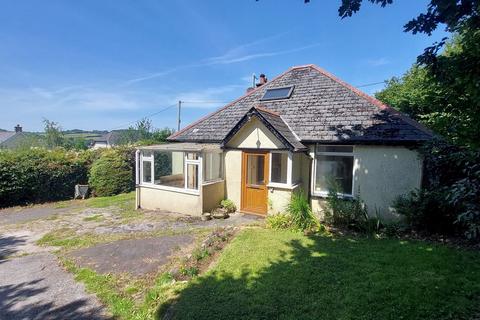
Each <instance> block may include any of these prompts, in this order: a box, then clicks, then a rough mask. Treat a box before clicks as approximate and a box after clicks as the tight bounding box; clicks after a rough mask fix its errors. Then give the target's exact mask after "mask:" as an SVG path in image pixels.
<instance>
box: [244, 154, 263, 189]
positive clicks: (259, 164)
mask: <svg viewBox="0 0 480 320" xmlns="http://www.w3.org/2000/svg"><path fill="white" fill-rule="evenodd" d="M264 169H265V157H264V156H262V155H253V154H249V155H247V184H250V185H263V184H265V182H264V180H265V178H264V177H265V175H264V172H263V171H264Z"/></svg>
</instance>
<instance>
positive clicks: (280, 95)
mask: <svg viewBox="0 0 480 320" xmlns="http://www.w3.org/2000/svg"><path fill="white" fill-rule="evenodd" d="M293 88H294V86H289V87H282V88H272V89H267V90H266V91H265V94H264V95H263V97H262V99H260V100H262V101H267V100H280V99H288V98H290V96H291V95H292V92H293Z"/></svg>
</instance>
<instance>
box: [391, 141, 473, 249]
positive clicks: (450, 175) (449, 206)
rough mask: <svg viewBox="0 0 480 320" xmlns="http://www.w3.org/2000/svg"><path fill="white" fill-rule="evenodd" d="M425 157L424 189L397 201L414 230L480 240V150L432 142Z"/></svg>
mask: <svg viewBox="0 0 480 320" xmlns="http://www.w3.org/2000/svg"><path fill="white" fill-rule="evenodd" d="M420 152H421V153H422V155H423V158H424V177H425V179H424V184H423V188H422V190H419V191H415V192H413V193H410V194H408V195H405V196H403V197H401V198H399V199H397V201H396V202H395V208H396V209H397V212H398V213H399V214H401V215H403V216H405V218H406V221H407V223H408V224H409V226H410V227H411V228H413V229H417V230H422V231H427V232H435V233H442V234H447V235H462V236H465V237H466V238H468V239H472V240H477V241H478V240H480V151H479V150H472V149H466V148H460V147H456V146H452V145H448V144H446V143H444V142H441V141H432V142H430V143H428V144H426V145H424V146H423V147H422V148H421V149H420Z"/></svg>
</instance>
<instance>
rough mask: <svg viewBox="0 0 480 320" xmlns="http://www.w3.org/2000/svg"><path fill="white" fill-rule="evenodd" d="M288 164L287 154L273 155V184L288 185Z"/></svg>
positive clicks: (276, 153) (275, 153)
mask: <svg viewBox="0 0 480 320" xmlns="http://www.w3.org/2000/svg"><path fill="white" fill-rule="evenodd" d="M287 163H288V154H287V153H278V152H274V153H272V177H271V179H270V180H271V181H272V182H275V183H287Z"/></svg>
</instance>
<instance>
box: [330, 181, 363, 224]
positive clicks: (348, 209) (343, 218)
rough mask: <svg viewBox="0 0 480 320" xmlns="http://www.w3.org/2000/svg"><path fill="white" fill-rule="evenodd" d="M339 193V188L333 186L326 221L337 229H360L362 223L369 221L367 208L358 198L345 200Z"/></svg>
mask: <svg viewBox="0 0 480 320" xmlns="http://www.w3.org/2000/svg"><path fill="white" fill-rule="evenodd" d="M338 193H339V188H338V186H337V185H336V184H331V186H330V189H329V192H328V197H327V211H326V215H325V219H326V221H327V222H328V223H329V224H332V225H334V226H337V227H348V228H359V225H360V224H361V223H363V222H365V221H367V220H368V212H367V208H366V206H365V205H364V204H363V203H362V202H361V201H360V199H358V198H353V199H343V198H341V197H339V195H338Z"/></svg>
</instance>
